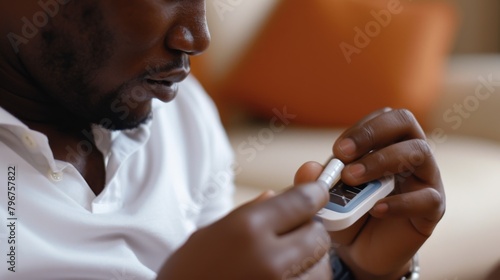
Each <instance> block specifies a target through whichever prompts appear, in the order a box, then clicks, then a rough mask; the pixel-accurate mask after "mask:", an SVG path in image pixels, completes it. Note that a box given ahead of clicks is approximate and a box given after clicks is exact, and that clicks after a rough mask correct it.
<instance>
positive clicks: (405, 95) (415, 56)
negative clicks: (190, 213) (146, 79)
mask: <svg viewBox="0 0 500 280" xmlns="http://www.w3.org/2000/svg"><path fill="white" fill-rule="evenodd" d="M207 12H208V17H209V24H210V27H211V33H212V45H211V47H210V49H209V51H208V52H206V53H205V54H204V55H202V56H199V57H196V58H195V59H194V60H193V72H194V74H195V75H196V76H197V78H198V79H199V80H200V82H201V83H202V84H203V86H204V87H205V88H206V89H207V91H208V92H209V94H210V95H211V96H212V98H213V99H214V101H215V102H216V104H217V106H218V108H219V110H220V113H221V117H222V120H223V122H224V124H225V126H226V129H227V132H228V135H229V138H230V141H231V144H232V145H233V148H234V151H235V157H236V165H235V170H236V183H237V191H236V195H235V199H236V203H237V204H239V203H242V202H244V201H247V200H248V199H251V198H253V197H255V196H256V195H257V194H259V193H260V192H262V191H263V190H267V189H274V190H277V191H279V190H281V189H283V188H284V187H287V186H289V185H291V184H292V181H293V176H294V172H295V171H296V170H297V168H298V167H299V166H300V165H301V164H302V163H304V162H306V161H309V160H315V161H318V162H324V161H325V160H326V159H327V158H328V157H329V155H330V154H331V146H332V143H333V141H334V140H335V138H336V137H337V136H338V135H339V134H340V133H341V132H342V131H343V129H345V128H346V127H348V126H350V125H352V124H353V123H355V122H356V121H357V120H358V119H359V118H361V117H362V116H364V115H366V114H367V113H369V112H371V111H373V110H375V109H378V108H381V107H384V106H390V107H394V108H401V107H404V108H409V109H411V110H412V111H413V112H414V114H415V115H416V117H417V118H418V120H419V121H420V123H421V124H422V126H423V127H424V128H425V131H426V132H427V133H428V141H429V143H430V145H431V148H432V149H433V151H434V154H435V157H436V159H437V161H438V164H439V166H440V169H441V173H442V178H443V182H444V184H445V187H446V190H447V212H446V215H445V217H444V218H443V220H442V221H441V222H440V224H439V225H438V227H437V229H436V231H435V233H434V234H433V236H432V237H431V238H430V239H429V240H428V242H427V243H426V244H425V245H424V247H423V248H422V249H421V251H420V255H421V264H422V278H421V279H440V280H445V279H474V280H476V279H500V278H498V277H500V276H498V274H497V275H496V276H494V274H493V271H494V270H495V269H496V270H498V268H499V267H500V242H499V240H498V232H500V219H499V218H498V216H499V214H500V203H498V197H500V172H499V170H500V113H499V112H500V1H498V0H449V1H438V0H427V1H424V0H413V1H412V0H208V3H207Z"/></svg>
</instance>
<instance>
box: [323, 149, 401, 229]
mask: <svg viewBox="0 0 500 280" xmlns="http://www.w3.org/2000/svg"><path fill="white" fill-rule="evenodd" d="M342 169H344V164H343V163H342V162H341V161H340V160H338V159H335V158H334V159H332V160H330V162H329V163H328V165H327V166H326V167H325V169H324V170H323V172H322V173H321V175H320V176H319V178H318V181H321V182H323V183H325V184H326V185H327V186H328V192H329V194H330V200H329V202H328V204H327V205H326V206H325V207H324V208H323V209H322V210H320V211H319V212H318V213H317V214H316V216H317V217H319V218H320V219H321V221H322V222H323V225H324V226H325V228H326V229H327V230H328V231H338V230H343V229H345V228H348V227H349V226H351V225H352V224H354V223H355V222H356V221H357V220H359V219H360V218H361V217H362V216H363V215H364V214H366V213H367V212H368V211H370V209H371V208H372V207H373V206H374V205H375V203H377V201H379V200H380V199H382V198H384V197H386V196H387V195H389V194H390V193H391V192H392V191H393V190H394V178H393V177H389V178H385V179H380V180H375V181H372V182H369V183H366V184H362V185H360V186H355V187H353V186H348V185H346V184H344V183H343V182H342V181H340V174H341V172H342Z"/></svg>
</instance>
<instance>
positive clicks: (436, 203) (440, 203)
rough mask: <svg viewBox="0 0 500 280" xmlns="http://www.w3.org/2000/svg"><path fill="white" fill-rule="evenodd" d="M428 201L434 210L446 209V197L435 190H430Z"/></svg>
mask: <svg viewBox="0 0 500 280" xmlns="http://www.w3.org/2000/svg"><path fill="white" fill-rule="evenodd" d="M426 201H427V203H428V205H429V207H430V209H432V210H437V209H441V208H443V207H444V197H443V196H442V195H441V194H440V193H439V192H438V191H437V190H435V189H432V188H429V191H428V192H427V197H426Z"/></svg>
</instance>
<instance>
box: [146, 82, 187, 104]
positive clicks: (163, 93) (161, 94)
mask: <svg viewBox="0 0 500 280" xmlns="http://www.w3.org/2000/svg"><path fill="white" fill-rule="evenodd" d="M144 87H145V88H146V90H147V91H149V92H150V93H151V94H152V95H153V96H154V97H155V98H158V99H159V100H161V101H163V102H169V101H172V100H173V99H174V98H175V96H176V95H177V92H178V91H179V84H178V83H172V82H167V81H157V80H151V79H146V81H145V82H144Z"/></svg>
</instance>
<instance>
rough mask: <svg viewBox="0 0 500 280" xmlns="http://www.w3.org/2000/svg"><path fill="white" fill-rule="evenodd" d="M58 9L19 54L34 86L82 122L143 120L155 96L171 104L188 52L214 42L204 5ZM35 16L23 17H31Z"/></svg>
mask: <svg viewBox="0 0 500 280" xmlns="http://www.w3.org/2000/svg"><path fill="white" fill-rule="evenodd" d="M47 1H48V0H47ZM47 1H45V2H47ZM52 1H53V3H54V4H58V3H59V2H64V1H56V0H52ZM31 2H33V3H36V2H38V1H35V0H32V1H31ZM38 5H39V4H38ZM59 6H60V9H59V11H58V12H57V14H56V15H55V16H53V17H50V20H49V21H48V23H47V24H46V26H42V27H41V28H40V32H39V34H38V35H37V37H36V38H34V39H32V40H31V41H29V42H28V43H26V44H23V45H21V46H20V53H19V57H20V59H21V61H22V62H23V64H24V65H25V67H26V70H27V72H28V74H29V75H31V76H32V78H33V82H34V83H36V84H37V85H38V86H39V87H40V88H41V89H42V91H43V92H45V93H46V94H47V96H48V97H50V98H52V99H53V100H55V101H56V102H57V103H58V105H60V106H61V107H62V108H64V109H65V110H67V111H69V112H72V113H73V115H74V116H76V118H75V120H77V121H83V122H91V123H97V124H101V125H103V126H105V127H108V128H112V129H127V128H134V127H136V126H138V125H139V124H141V123H143V122H144V121H146V120H147V119H148V118H149V117H150V114H151V100H152V98H158V99H160V100H162V101H165V102H167V101H170V100H172V99H173V98H174V97H175V94H176V89H177V85H176V83H178V82H180V81H182V80H183V79H184V78H185V77H186V76H187V75H188V73H189V71H190V68H189V55H194V54H197V53H200V52H202V51H203V50H205V49H206V48H207V47H208V44H209V41H210V36H209V33H208V29H207V25H206V19H205V0H126V1H123V0H72V1H70V2H69V3H67V4H59ZM35 10H36V9H35ZM39 10H40V11H43V9H42V7H41V6H40V7H39ZM53 10H54V11H56V9H53ZM32 11H33V7H31V8H30V12H27V14H26V15H24V16H25V17H26V18H28V19H31V18H32V17H33V14H29V13H32Z"/></svg>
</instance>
